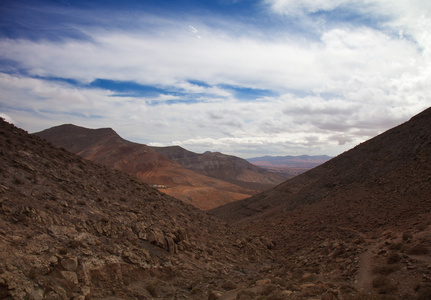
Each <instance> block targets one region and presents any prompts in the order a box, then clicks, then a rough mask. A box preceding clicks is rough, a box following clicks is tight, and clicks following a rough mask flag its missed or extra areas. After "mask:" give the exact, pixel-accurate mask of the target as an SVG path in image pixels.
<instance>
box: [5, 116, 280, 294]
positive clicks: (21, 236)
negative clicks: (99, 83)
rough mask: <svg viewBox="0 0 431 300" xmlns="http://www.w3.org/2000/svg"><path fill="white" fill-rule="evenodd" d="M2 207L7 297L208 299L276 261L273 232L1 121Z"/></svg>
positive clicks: (250, 279) (253, 277) (242, 284)
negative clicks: (268, 234)
mask: <svg viewBox="0 0 431 300" xmlns="http://www.w3.org/2000/svg"><path fill="white" fill-rule="evenodd" d="M0 212H1V213H0V256H1V260H0V298H1V299H38V300H39V299H50V300H52V299H152V298H162V299H207V298H208V295H213V296H211V297H214V295H220V293H221V294H225V293H227V292H228V291H229V290H232V289H242V288H247V287H249V286H251V285H252V284H254V283H253V282H255V281H256V277H257V276H258V275H259V272H260V271H262V272H265V270H264V267H265V266H266V264H269V263H271V262H272V259H273V257H272V254H271V251H270V250H269V248H273V246H274V245H273V244H272V242H271V241H270V240H267V239H266V238H264V237H257V236H249V235H244V234H242V233H239V232H237V231H235V230H233V229H232V228H230V227H228V226H226V225H224V224H222V223H221V222H219V221H218V220H217V219H215V218H214V217H211V216H209V215H207V214H206V213H204V212H202V211H200V210H198V209H197V208H195V207H193V206H191V205H188V204H185V203H183V202H182V201H180V200H177V199H175V198H172V197H170V196H167V195H165V194H162V193H160V192H159V191H157V190H155V189H153V188H151V187H149V186H148V185H146V184H144V183H142V182H140V181H139V180H137V179H136V178H135V177H132V176H129V175H126V174H124V173H122V172H119V171H115V170H110V169H108V168H106V167H103V166H99V165H96V164H94V163H92V162H90V161H87V160H84V159H83V158H81V157H79V156H77V155H74V154H71V153H69V152H66V151H65V150H63V149H60V148H58V147H55V146H52V145H51V144H48V143H47V142H46V141H44V140H42V139H40V138H39V137H37V136H33V135H29V134H27V133H26V132H24V131H23V130H21V129H18V128H16V127H14V126H13V125H11V124H8V123H6V122H4V121H3V120H0ZM213 290H218V291H219V292H217V293H215V292H213V293H212V294H211V292H212V291H213Z"/></svg>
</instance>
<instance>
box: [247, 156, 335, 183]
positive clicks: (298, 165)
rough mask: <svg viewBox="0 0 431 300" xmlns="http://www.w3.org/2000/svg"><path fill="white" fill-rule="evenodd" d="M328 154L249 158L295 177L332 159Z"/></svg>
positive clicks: (265, 166) (277, 171)
mask: <svg viewBox="0 0 431 300" xmlns="http://www.w3.org/2000/svg"><path fill="white" fill-rule="evenodd" d="M330 159H331V157H330V156H327V155H313V156H309V155H300V156H261V157H253V158H248V159H247V161H249V162H251V163H252V164H254V165H256V166H259V167H261V168H264V169H266V170H269V171H271V172H276V173H280V174H284V175H285V176H289V175H290V176H289V177H290V178H291V177H294V176H296V175H299V174H301V173H304V172H306V171H308V170H310V169H312V168H314V167H317V166H318V165H320V164H323V163H324V162H326V161H328V160H330Z"/></svg>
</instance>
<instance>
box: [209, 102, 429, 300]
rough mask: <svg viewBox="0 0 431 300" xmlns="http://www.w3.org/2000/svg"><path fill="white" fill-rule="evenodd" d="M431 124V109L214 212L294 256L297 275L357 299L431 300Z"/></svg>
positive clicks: (287, 254) (286, 255) (293, 261)
mask: <svg viewBox="0 0 431 300" xmlns="http://www.w3.org/2000/svg"><path fill="white" fill-rule="evenodd" d="M430 124H431V108H430V109H427V110H425V111H424V112H422V113H420V114H418V115H417V116H415V117H413V118H412V119H411V120H410V121H408V122H406V123H404V124H401V125H399V126H397V127H395V128H393V129H391V130H388V131H387V132H385V133H383V134H381V135H379V136H377V137H375V138H373V139H371V140H369V141H367V142H365V143H362V144H360V145H358V146H357V147H355V148H353V149H352V150H350V151H347V152H345V153H343V154H341V155H340V156H338V157H336V158H334V159H332V160H330V161H328V162H327V163H325V164H323V165H321V166H318V167H316V168H314V169H312V170H310V171H308V172H306V173H304V174H302V175H299V176H297V177H295V178H293V179H290V180H288V181H287V182H285V183H283V184H281V185H279V186H277V187H276V188H274V189H272V190H269V191H266V192H263V193H261V194H258V195H256V196H254V197H252V198H250V199H246V200H241V201H238V202H235V203H232V204H230V205H226V206H223V207H220V208H216V209H214V210H212V213H213V214H214V215H216V216H218V217H219V218H222V219H225V220H227V221H229V222H233V223H236V224H237V225H238V226H240V227H241V228H243V229H246V230H249V231H253V232H254V233H256V234H257V233H259V234H263V235H265V236H267V237H271V238H274V240H275V241H276V242H277V245H278V247H280V248H279V249H280V250H281V249H283V250H281V252H282V253H283V254H281V253H279V255H283V256H284V257H289V260H290V263H292V264H293V266H294V267H293V268H298V265H302V270H304V269H305V270H306V272H309V273H310V274H312V275H310V276H311V277H312V278H313V280H320V281H322V282H328V283H329V282H334V281H337V280H341V278H343V279H342V280H343V281H345V282H349V283H351V284H352V286H353V287H354V288H355V289H356V290H358V291H374V292H376V293H379V294H384V295H388V297H389V296H390V297H392V298H395V299H415V298H417V299H430V297H431V260H430V253H431V197H430V195H431V125H430ZM298 269H301V268H298ZM283 271H285V272H291V270H290V271H289V268H287V267H286V268H281V269H280V272H283ZM352 286H350V287H349V288H352ZM316 288H317V287H316ZM328 299H329V298H328ZM364 299H365V298H364ZM367 299H368V298H367Z"/></svg>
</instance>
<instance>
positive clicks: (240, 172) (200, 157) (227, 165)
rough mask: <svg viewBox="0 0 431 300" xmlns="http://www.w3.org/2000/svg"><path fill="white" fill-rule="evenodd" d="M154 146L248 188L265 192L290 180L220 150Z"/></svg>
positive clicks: (199, 170) (193, 167)
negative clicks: (206, 150)
mask: <svg viewBox="0 0 431 300" xmlns="http://www.w3.org/2000/svg"><path fill="white" fill-rule="evenodd" d="M152 148H153V149H154V150H156V152H158V153H160V154H162V155H163V156H165V157H167V158H169V159H170V160H173V161H175V162H177V163H179V164H180V165H182V166H183V167H185V168H187V169H190V170H193V171H195V172H197V173H200V174H203V175H206V176H210V177H213V178H217V179H221V180H224V181H228V182H230V183H233V184H236V185H239V186H243V187H246V188H251V189H257V190H260V191H262V190H265V189H269V188H271V187H274V186H275V185H277V184H279V183H281V182H283V181H285V180H286V179H287V176H283V175H280V174H276V173H272V172H269V171H266V170H265V169H262V168H259V167H257V166H255V165H253V164H251V163H249V162H248V161H247V160H245V159H242V158H239V157H236V156H232V155H226V154H222V153H220V152H209V151H208V152H205V153H203V154H198V153H194V152H191V151H188V150H186V149H184V148H181V147H179V146H171V147H152Z"/></svg>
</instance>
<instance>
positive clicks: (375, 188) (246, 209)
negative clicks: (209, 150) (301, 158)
mask: <svg viewBox="0 0 431 300" xmlns="http://www.w3.org/2000/svg"><path fill="white" fill-rule="evenodd" d="M430 124H431V109H427V110H426V111H424V112H422V113H421V114H419V115H417V116H415V117H413V118H412V119H411V120H410V121H409V122H406V123H404V124H402V125H399V126H397V127H395V128H393V129H391V130H388V131H387V132H385V133H383V134H381V135H379V136H377V137H375V138H373V139H371V140H369V141H367V142H365V143H362V144H360V145H358V146H356V147H355V148H353V149H351V150H349V151H347V152H345V153H343V154H341V155H339V156H338V157H336V158H333V159H332V160H330V161H328V162H326V163H324V164H323V165H320V166H318V167H316V168H314V169H312V170H310V171H308V172H306V173H304V174H302V175H299V176H297V177H295V178H292V179H290V180H288V181H286V182H284V183H282V184H280V185H278V186H277V187H275V188H274V189H271V190H268V191H266V192H263V193H260V194H258V195H256V196H254V197H252V198H250V199H245V200H242V201H239V202H237V203H232V204H230V205H226V206H224V207H220V208H217V209H215V210H213V213H214V214H215V215H218V216H220V217H221V218H224V219H226V220H232V221H234V220H237V221H238V220H242V219H243V218H246V217H249V216H258V215H261V214H269V213H272V212H273V213H274V214H275V215H277V214H283V213H284V212H286V211H291V210H294V209H298V208H302V207H304V206H305V205H311V204H315V203H318V202H322V201H329V202H331V203H335V202H339V205H340V207H339V208H338V207H337V208H336V211H339V209H344V208H345V207H349V209H348V210H349V212H348V215H349V216H350V215H352V214H356V213H358V209H359V211H363V210H365V211H364V213H365V214H366V215H368V216H369V217H371V216H374V218H377V219H382V218H381V216H377V214H378V212H379V210H375V208H377V207H376V206H381V210H380V211H382V213H383V212H384V214H385V215H386V214H394V215H395V214H396V212H398V211H399V210H400V211H402V210H404V209H405V208H406V206H409V207H410V209H409V210H410V211H412V212H415V213H418V212H422V211H421V207H422V206H423V205H424V204H425V203H426V201H427V200H428V195H430V194H431V193H430V192H431V190H430V189H431V184H430V180H431V178H430V175H431V164H430V156H431V125H430ZM373 199H374V200H373ZM353 207H357V209H356V210H352V208H353ZM389 207H393V209H389V210H388V208H389ZM334 208H335V207H334ZM398 208H399V209H398ZM332 210H333V209H332ZM374 218H373V219H374ZM388 221H389V220H387V219H386V221H385V222H388ZM368 225H371V224H369V223H368Z"/></svg>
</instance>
